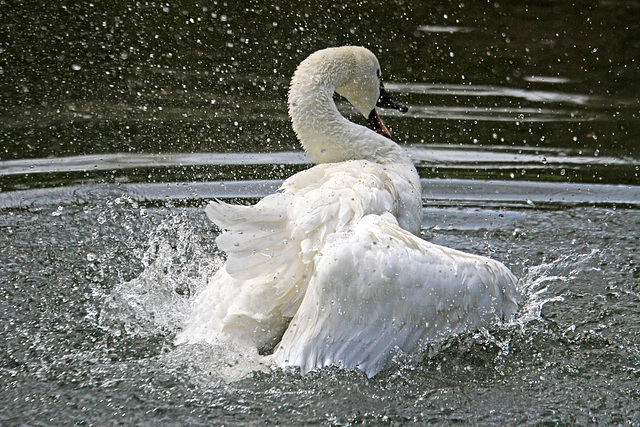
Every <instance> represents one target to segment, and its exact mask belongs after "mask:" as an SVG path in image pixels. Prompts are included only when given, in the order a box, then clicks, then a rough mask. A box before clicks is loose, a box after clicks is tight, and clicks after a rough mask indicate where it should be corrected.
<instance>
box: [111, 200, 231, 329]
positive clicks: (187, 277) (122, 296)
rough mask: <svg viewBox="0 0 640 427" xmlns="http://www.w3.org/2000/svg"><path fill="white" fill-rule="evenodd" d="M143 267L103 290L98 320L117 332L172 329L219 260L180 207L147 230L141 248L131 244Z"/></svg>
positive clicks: (180, 323)
mask: <svg viewBox="0 0 640 427" xmlns="http://www.w3.org/2000/svg"><path fill="white" fill-rule="evenodd" d="M133 256H134V257H136V258H138V259H139V260H140V263H141V264H142V267H143V271H142V273H140V275H139V276H138V277H136V278H134V279H132V280H128V281H123V282H121V283H119V284H118V285H116V286H115V288H114V289H113V290H112V291H111V292H110V293H109V294H108V295H106V296H105V298H104V306H103V307H102V310H101V313H100V318H99V323H100V325H101V326H102V327H103V328H106V329H108V330H109V331H110V332H112V333H114V332H115V333H116V334H118V332H117V331H118V330H119V329H120V328H123V329H124V331H125V333H127V334H130V335H136V336H149V335H153V334H157V333H166V332H169V333H175V332H176V331H177V330H179V329H180V327H181V325H182V324H183V322H184V321H185V319H186V318H188V316H189V311H190V297H191V296H192V295H194V294H195V293H197V292H198V290H199V289H201V288H203V287H204V286H205V285H206V282H207V278H208V277H209V276H210V275H212V274H213V273H214V272H215V271H216V270H217V269H218V268H219V267H220V265H221V264H222V262H223V260H222V259H221V257H220V256H219V254H215V253H211V251H210V248H209V247H207V246H206V245H204V243H203V242H202V237H201V236H200V235H199V233H198V232H196V231H194V229H193V228H192V226H191V225H190V224H189V222H188V221H187V219H186V213H185V211H181V212H179V213H175V214H171V215H169V216H167V217H166V218H165V219H164V220H163V221H162V222H161V223H160V224H159V225H158V226H157V227H156V228H155V229H154V230H153V231H152V232H151V234H150V237H149V239H148V242H147V244H146V250H144V251H142V250H140V249H136V248H133Z"/></svg>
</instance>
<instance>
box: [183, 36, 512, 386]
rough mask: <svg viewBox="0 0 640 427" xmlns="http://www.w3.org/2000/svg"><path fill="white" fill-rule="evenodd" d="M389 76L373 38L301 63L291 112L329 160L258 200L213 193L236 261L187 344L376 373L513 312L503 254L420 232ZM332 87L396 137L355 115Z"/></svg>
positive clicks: (223, 243)
mask: <svg viewBox="0 0 640 427" xmlns="http://www.w3.org/2000/svg"><path fill="white" fill-rule="evenodd" d="M379 76H380V65H379V64H378V61H377V59H376V57H375V56H374V55H373V54H372V53H371V52H370V51H369V50H367V49H365V48H362V47H351V46H348V47H340V48H329V49H324V50H320V51H318V52H315V53H313V54H312V55H310V56H309V57H308V58H307V59H305V60H304V61H303V62H302V63H301V64H300V65H299V67H298V69H297V70H296V72H295V74H294V76H293V79H292V83H291V89H290V93H289V114H290V116H291V119H292V123H293V128H294V131H295V132H296V135H297V136H298V138H299V139H300V142H301V144H302V145H303V147H304V149H305V150H306V151H307V152H308V153H309V154H310V155H311V156H312V157H313V158H314V160H316V162H317V163H318V165H317V166H314V167H312V168H311V169H308V170H306V171H303V172H299V173H297V174H295V175H293V176H292V177H290V178H289V179H287V180H286V181H285V182H284V184H283V185H282V187H281V188H280V191H279V192H278V193H276V194H273V195H270V196H267V197H265V198H264V199H262V200H261V201H260V202H258V203H257V204H256V205H254V206H238V205H230V204H226V203H222V202H219V201H215V202H212V203H211V204H209V206H208V207H207V208H206V213H207V215H208V216H209V218H210V219H211V220H212V221H213V222H214V223H216V224H217V225H218V226H219V227H220V228H222V229H224V230H226V231H224V232H223V233H222V234H221V235H220V236H219V237H218V238H217V240H216V242H217V244H218V247H219V248H220V249H221V250H223V251H224V252H226V253H227V256H228V258H227V261H226V262H225V264H224V265H223V266H222V267H221V268H220V269H219V270H218V272H217V273H216V274H215V275H214V276H213V277H212V278H211V279H210V283H209V285H208V287H207V288H206V289H205V290H203V291H202V292H201V293H200V294H199V295H198V297H197V300H196V303H195V305H194V309H193V312H192V315H191V319H190V321H189V324H188V325H187V326H186V328H185V329H184V331H183V332H182V333H181V334H180V335H179V336H178V339H177V341H178V342H179V343H180V342H196V341H209V342H213V341H215V340H219V339H232V340H234V341H236V342H239V343H243V344H245V345H247V346H251V347H255V348H258V349H261V350H262V351H263V352H268V351H270V350H273V354H272V356H271V358H272V360H273V361H274V362H275V363H276V364H278V365H280V366H299V367H300V369H301V371H302V373H303V374H304V373H306V372H308V371H310V370H313V369H316V368H320V367H323V366H327V365H333V364H335V365H340V366H343V367H345V368H355V367H357V368H359V369H361V370H363V371H364V372H366V374H367V375H369V376H373V375H375V374H376V373H378V372H379V371H380V370H381V369H383V368H384V366H385V364H386V362H387V361H388V360H389V358H390V357H391V355H392V354H393V351H394V349H396V348H399V349H401V350H403V351H405V352H411V351H413V350H415V349H416V348H417V346H418V345H419V343H420V342H422V341H424V340H429V339H436V338H441V337H446V336H448V335H450V334H453V333H457V332H461V331H464V330H467V329H470V328H477V327H481V326H485V325H489V324H490V323H491V322H494V321H496V320H498V319H502V318H508V317H510V316H511V315H512V314H513V313H515V311H516V310H517V303H516V296H517V292H516V287H515V284H516V279H515V277H514V276H513V275H512V274H511V272H510V271H509V270H508V269H507V268H506V267H505V266H504V265H503V264H501V263H500V262H497V261H494V260H491V259H489V258H486V257H483V256H477V255H470V254H466V253H463V252H460V251H456V250H453V249H449V248H445V247H442V246H437V245H434V244H431V243H428V242H426V241H424V240H422V239H420V238H419V237H418V236H417V234H418V233H419V230H420V224H421V220H422V210H421V207H422V195H421V187H420V180H419V177H418V174H417V172H416V169H415V167H414V166H413V164H412V162H411V159H410V158H409V156H408V155H407V153H406V152H405V150H403V149H402V148H401V147H400V146H398V145H397V144H396V143H394V142H393V141H392V140H391V139H390V138H388V137H386V136H388V131H387V130H386V128H384V125H382V123H381V121H380V120H379V116H378V115H377V113H376V112H375V106H376V104H377V103H379V102H380V100H379V98H380V94H381V92H380V87H381V85H380V83H379ZM334 92H338V93H339V94H341V95H343V96H344V97H345V98H347V100H348V101H350V102H351V103H352V104H353V105H354V106H355V107H356V108H357V109H358V110H359V111H360V112H361V113H362V114H363V115H364V116H365V117H369V118H370V119H374V121H375V120H377V121H378V122H379V125H380V128H379V131H381V133H383V134H384V135H382V134H380V133H376V132H374V131H373V130H370V129H368V128H366V127H364V126H360V125H357V124H354V123H352V122H350V121H348V120H347V119H345V118H344V117H343V116H342V115H341V114H340V113H339V112H338V110H337V108H336V106H335V103H334V102H333V98H332V97H333V93H334ZM380 99H381V98H380ZM378 105H379V104H378ZM385 135H386V136H385Z"/></svg>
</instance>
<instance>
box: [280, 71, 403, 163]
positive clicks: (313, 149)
mask: <svg viewBox="0 0 640 427" xmlns="http://www.w3.org/2000/svg"><path fill="white" fill-rule="evenodd" d="M304 65H305V64H304V62H303V63H302V64H301V66H300V67H299V68H298V70H296V72H295V74H294V76H293V79H292V80H291V88H290V90H289V115H290V116H291V120H292V124H293V130H294V131H295V133H296V135H297V136H298V139H300V143H301V144H302V146H303V148H304V149H305V151H306V152H307V153H309V155H311V157H312V158H313V159H314V160H315V161H316V162H318V163H333V162H342V161H346V160H370V161H373V162H376V163H405V162H408V163H410V159H409V157H408V155H407V153H406V152H405V150H403V149H402V148H401V147H400V146H398V145H397V144H396V143H395V142H393V141H391V140H390V139H388V138H385V137H384V136H382V135H379V134H377V133H376V132H374V131H372V130H371V129H368V128H366V127H364V126H360V125H357V124H355V123H352V122H350V121H349V120H347V119H346V118H344V117H343V116H342V115H341V114H340V112H339V111H338V109H337V107H336V104H335V102H334V101H333V93H334V92H335V88H336V86H337V85H340V84H341V83H343V82H340V81H336V80H338V79H339V77H337V75H339V73H336V72H335V70H334V69H333V68H334V67H332V66H331V65H332V64H329V65H328V66H325V67H324V68H318V69H312V68H311V67H304Z"/></svg>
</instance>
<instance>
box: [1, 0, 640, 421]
mask: <svg viewBox="0 0 640 427" xmlns="http://www.w3.org/2000/svg"><path fill="white" fill-rule="evenodd" d="M127 3H130V4H127ZM184 3H185V4H178V3H173V2H167V1H158V2H153V1H148V2H147V1H140V2H93V3H91V2H49V3H47V4H42V5H38V4H35V3H32V2H6V1H2V0H0V16H1V17H2V27H1V28H2V30H1V34H2V37H0V331H1V333H0V424H2V425H72V424H76V423H77V424H88V425H92V424H97V425H113V424H151V423H163V424H173V425H184V424H187V423H190V424H196V425H198V424H200V425H218V424H222V423H225V424H249V425H253V424H256V425H257V424H260V425H261V424H266V423H271V424H285V425H286V424H294V425H296V424H297V425H308V424H335V425H353V424H393V425H398V424H405V423H412V422H418V423H421V424H426V423H433V424H451V423H455V422H467V423H472V424H484V425H495V424H525V425H539V424H545V423H548V424H556V423H563V424H587V423H590V422H595V423H599V424H631V425H637V424H640V391H639V390H640V388H639V387H638V384H639V383H640V243H639V241H640V179H639V177H638V174H639V170H640V148H639V147H640V120H639V119H640V101H639V99H640V59H639V58H640V24H638V23H639V22H640V1H633V0H629V1H615V0H614V1H609V0H606V1H605V0H601V1H585V2H579V3H570V2H554V1H545V2H543V1H539V2H533V3H531V2H529V3H527V2H515V1H514V2H468V1H464V2H454V3H436V2H431V3H426V2H424V3H423V2H417V1H396V2H358V3H354V4H346V3H345V4H344V5H343V4H327V3H328V2H257V1H233V2H232V1H211V2H184ZM343 44H361V45H365V46H368V47H369V48H370V49H372V50H373V51H374V52H375V53H376V54H377V55H378V57H379V59H380V62H381V64H382V67H383V70H384V72H383V74H384V80H385V84H386V86H387V88H388V89H389V91H390V92H393V93H394V96H395V97H396V98H398V99H399V100H401V101H404V102H406V103H408V104H409V105H410V110H409V112H408V113H407V114H405V115H400V114H388V115H386V116H385V117H384V119H385V122H386V123H387V124H388V125H389V127H390V128H391V130H392V133H393V135H394V138H395V139H396V140H397V141H399V142H401V143H403V144H406V145H407V147H408V149H409V150H410V152H411V154H412V156H413V158H414V160H415V163H416V166H417V167H418V170H419V172H420V175H421V177H422V178H423V191H424V219H423V227H422V228H423V230H422V233H423V237H424V238H425V239H427V240H429V241H433V242H434V243H438V244H443V245H447V246H450V247H455V248H457V249H461V250H465V251H468V252H472V253H477V254H484V255H490V256H492V257H494V258H496V259H498V260H500V261H503V262H504V263H505V264H507V265H508V266H509V267H510V268H511V269H512V270H513V272H514V273H515V274H516V275H517V276H518V277H519V278H520V282H519V287H520V290H521V292H522V294H523V303H522V308H521V310H520V312H519V314H518V316H517V318H516V319H515V320H514V321H513V322H511V323H509V324H503V325H495V326H494V327H492V328H490V329H488V330H482V331H474V332H469V333H467V334H464V335H461V336H457V337H453V338H451V339H449V340H447V341H445V342H442V343H425V344H424V346H423V349H422V351H421V352H420V353H419V354H417V355H413V356H408V355H403V354H398V355H397V357H396V359H395V360H394V363H393V364H392V366H391V367H390V368H389V369H387V370H386V371H384V372H383V373H381V374H380V375H378V376H376V377H375V378H373V379H367V378H366V377H365V376H364V375H363V374H361V373H360V372H355V371H344V370H340V369H337V368H331V369H324V370H321V371H319V372H314V373H311V374H309V375H307V376H305V377H301V376H300V375H299V374H298V373H296V372H295V371H286V372H283V371H282V370H279V369H272V368H270V367H269V366H267V365H266V364H264V363H263V362H262V361H260V360H255V359H253V358H251V357H249V356H247V355H244V354H241V353H239V352H237V351H234V349H229V348H216V347H214V346H205V345H201V346H180V347H176V346H174V345H173V338H174V337H175V335H176V333H177V332H178V331H180V329H181V327H182V325H183V323H184V321H185V320H186V319H187V318H188V316H189V304H190V301H191V298H192V297H193V295H194V294H195V293H196V292H197V291H198V290H199V289H201V288H202V287H203V286H204V285H205V283H206V280H207V277H209V276H210V275H211V274H213V272H214V271H215V270H216V269H217V268H218V267H219V265H220V264H221V262H222V259H223V258H222V255H221V254H220V253H219V252H218V251H217V249H216V247H215V243H214V238H215V236H216V235H217V232H218V231H217V230H216V229H215V228H214V227H213V226H212V225H211V224H210V223H209V222H208V220H207V219H206V217H205V215H204V213H203V206H204V205H205V204H206V202H207V201H208V200H209V199H211V198H214V197H219V198H227V199H232V200H238V201H240V202H243V203H246V202H252V201H254V200H256V199H257V198H259V197H262V196H264V195H266V194H269V193H270V192H272V191H274V189H275V188H277V186H278V184H279V182H280V180H281V179H284V178H286V177H287V176H290V175H291V174H292V173H295V172H296V171H299V170H302V169H305V168H307V167H309V166H310V164H311V162H310V160H309V159H308V157H306V156H305V155H304V154H303V153H302V152H301V150H300V148H299V147H298V144H297V141H296V140H295V136H294V134H293V132H292V130H291V128H290V124H289V121H288V118H287V113H286V92H287V88H288V82H289V78H290V76H291V74H292V72H293V70H294V69H295V66H296V64H297V63H298V62H300V60H302V59H303V58H304V57H306V56H307V55H308V54H309V53H311V52H312V51H314V50H316V49H319V48H323V47H327V46H335V45H343ZM338 103H339V108H340V109H341V111H343V112H344V114H346V115H348V116H349V117H350V118H352V120H354V121H359V122H360V123H364V120H363V119H362V118H359V117H357V116H356V115H355V114H354V111H353V110H352V109H351V108H350V107H349V106H348V105H346V104H344V103H343V102H342V101H340V100H338Z"/></svg>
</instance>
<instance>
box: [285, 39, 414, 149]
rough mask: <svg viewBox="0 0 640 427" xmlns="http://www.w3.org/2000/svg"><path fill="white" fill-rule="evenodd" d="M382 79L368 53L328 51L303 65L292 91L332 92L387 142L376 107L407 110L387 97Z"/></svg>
mask: <svg viewBox="0 0 640 427" xmlns="http://www.w3.org/2000/svg"><path fill="white" fill-rule="evenodd" d="M381 77H382V70H381V68H380V63H379V62H378V59H377V58H376V56H375V55H374V54H373V53H372V52H371V51H370V50H369V49H367V48H364V47H361V46H342V47H331V48H326V49H322V50H319V51H317V52H314V53H312V54H311V55H310V56H309V57H308V58H307V59H305V60H304V61H302V63H301V64H300V65H299V66H298V69H297V70H296V73H295V75H294V78H293V80H292V88H293V86H302V87H308V88H311V87H313V86H315V85H322V86H326V87H330V88H332V90H335V92H337V93H338V94H339V95H341V96H343V97H344V98H346V99H347V101H349V102H350V103H351V104H352V105H353V106H354V107H355V108H356V109H357V110H358V111H359V112H360V113H361V114H362V115H363V116H364V117H365V118H367V120H368V122H369V124H370V125H371V126H372V127H373V128H374V130H375V131H376V132H378V133H380V134H382V135H384V136H386V137H389V138H390V137H391V135H390V133H389V131H388V130H387V128H386V127H385V126H384V124H383V123H382V120H381V119H380V116H379V115H378V113H377V112H376V106H377V107H380V108H393V109H396V110H400V111H402V112H406V111H407V110H408V108H407V107H406V106H405V105H403V104H400V103H398V102H396V101H394V100H393V99H392V98H391V97H390V96H389V94H388V93H387V92H386V91H385V90H384V86H383V85H382V82H381V80H380V79H381ZM292 102H294V101H293V100H292V99H291V97H290V103H292Z"/></svg>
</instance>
